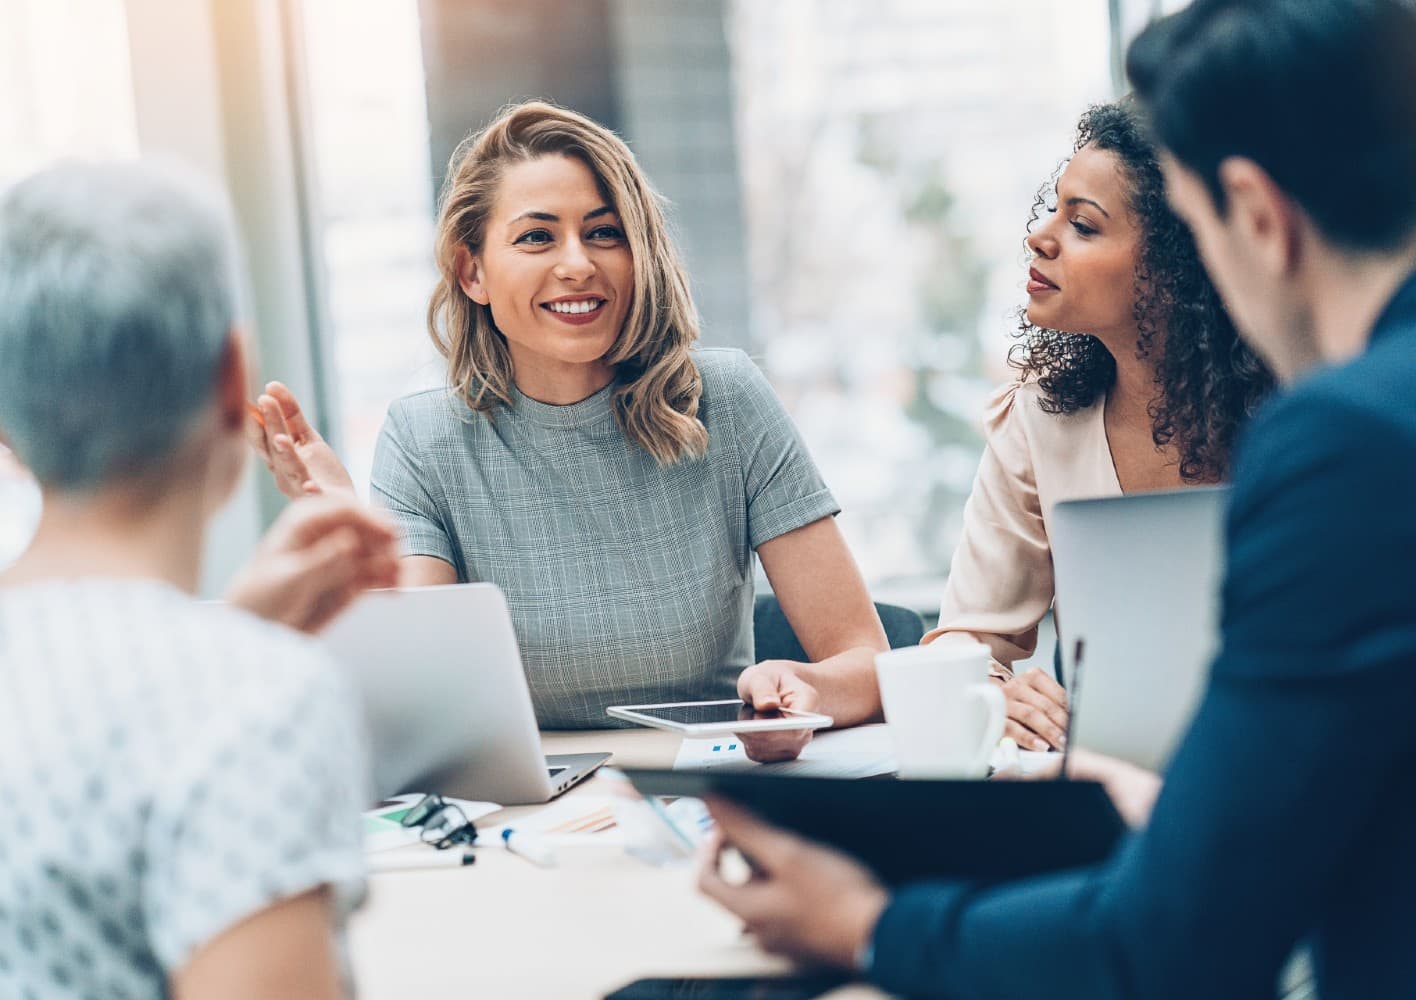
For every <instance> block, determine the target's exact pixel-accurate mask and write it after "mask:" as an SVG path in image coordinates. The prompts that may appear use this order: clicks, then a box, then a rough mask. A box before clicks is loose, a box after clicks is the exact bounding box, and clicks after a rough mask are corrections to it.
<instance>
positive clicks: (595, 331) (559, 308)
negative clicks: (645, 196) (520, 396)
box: [459, 155, 634, 382]
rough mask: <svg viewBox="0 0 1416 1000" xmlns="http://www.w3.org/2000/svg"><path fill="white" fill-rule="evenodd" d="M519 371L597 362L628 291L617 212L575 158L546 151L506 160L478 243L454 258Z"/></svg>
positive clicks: (620, 321) (465, 286) (610, 342)
mask: <svg viewBox="0 0 1416 1000" xmlns="http://www.w3.org/2000/svg"><path fill="white" fill-rule="evenodd" d="M459 278H460V283H461V286H462V290H463V291H464V292H465V293H466V294H467V296H468V297H469V298H471V299H472V300H473V301H475V302H478V303H481V304H482V305H485V306H488V307H490V309H491V313H492V319H493V321H494V322H495V323H496V326H497V329H498V330H500V331H501V333H502V335H503V336H504V337H506V341H507V347H508V349H509V350H510V352H511V359H512V364H513V365H514V366H515V369H516V372H517V381H518V382H520V381H521V377H522V375H524V374H529V373H531V372H533V371H536V372H555V371H564V370H566V369H567V368H570V367H578V366H585V365H589V366H596V365H598V366H601V367H604V368H605V369H606V370H607V371H608V367H609V366H608V365H607V364H606V363H605V362H604V361H603V358H604V356H605V354H606V353H608V352H609V350H610V348H611V347H613V346H614V343H615V341H616V340H617V339H618V338H619V335H620V330H621V329H622V328H623V326H624V321H625V317H626V316H627V315H628V313H629V308H630V304H631V302H632V300H633V297H634V259H633V256H632V255H631V253H630V249H629V243H628V241H627V240H626V239H625V234H624V230H623V229H622V227H621V225H620V219H619V215H618V214H617V213H616V211H615V208H614V206H613V205H612V204H610V202H609V200H608V199H607V198H606V197H605V195H604V193H603V192H602V191H601V190H600V187H599V185H598V184H597V183H596V181H595V176H594V174H592V173H591V172H590V169H589V167H587V166H586V165H585V164H584V163H583V162H581V161H580V160H578V159H575V158H574V157H570V156H561V155H551V156H543V157H539V158H538V159H534V160H527V161H524V162H521V163H517V164H514V165H512V166H510V167H508V168H507V169H506V172H505V173H504V174H503V175H502V179H501V183H500V185H499V186H498V189H497V197H496V203H495V205H494V206H493V208H492V212H491V215H490V217H489V218H488V220H487V228H486V233H485V236H484V237H483V240H482V249H481V252H480V253H478V254H475V255H470V254H469V255H468V256H467V257H466V258H465V259H464V260H463V261H462V262H461V265H460V267H459Z"/></svg>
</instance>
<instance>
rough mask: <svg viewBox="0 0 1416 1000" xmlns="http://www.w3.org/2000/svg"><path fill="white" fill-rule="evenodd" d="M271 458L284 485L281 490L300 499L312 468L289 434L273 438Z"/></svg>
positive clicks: (277, 475)
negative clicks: (306, 462) (296, 448)
mask: <svg viewBox="0 0 1416 1000" xmlns="http://www.w3.org/2000/svg"><path fill="white" fill-rule="evenodd" d="M271 459H272V465H273V466H274V472H275V475H276V478H277V479H278V480H279V481H280V483H281V486H282V489H281V492H283V493H285V494H286V496H293V497H294V498H295V499H298V498H299V497H300V496H301V495H302V494H303V484H304V483H306V482H308V481H309V479H310V469H309V467H308V466H307V465H306V464H305V460H304V459H303V458H301V457H300V454H299V452H297V451H296V450H295V443H294V442H293V441H292V440H291V439H290V436H289V435H288V434H277V435H275V436H274V437H273V438H271Z"/></svg>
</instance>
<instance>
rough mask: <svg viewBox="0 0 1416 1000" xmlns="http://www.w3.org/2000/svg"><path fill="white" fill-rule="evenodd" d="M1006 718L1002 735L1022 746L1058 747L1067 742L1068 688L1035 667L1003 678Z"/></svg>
mask: <svg viewBox="0 0 1416 1000" xmlns="http://www.w3.org/2000/svg"><path fill="white" fill-rule="evenodd" d="M995 679H996V680H998V681H999V683H1000V684H1001V685H1002V686H1003V697H1004V698H1005V699H1006V700H1007V703H1008V721H1007V723H1006V724H1005V725H1004V727H1003V735H1004V736H1011V737H1013V741H1014V742H1015V743H1017V744H1018V746H1019V747H1021V748H1022V749H1024V750H1061V749H1063V748H1065V747H1066V746H1067V692H1066V691H1064V690H1062V685H1060V684H1058V683H1057V682H1056V681H1055V680H1053V679H1052V678H1051V677H1049V676H1048V675H1047V674H1046V673H1045V672H1044V671H1042V670H1041V669H1039V668H1037V667H1033V668H1032V669H1031V670H1028V671H1026V672H1025V673H1022V674H1017V675H1015V676H1013V677H1010V678H1008V679H1007V680H1003V679H1001V678H995Z"/></svg>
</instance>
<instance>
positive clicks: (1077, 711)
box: [1048, 487, 1229, 771]
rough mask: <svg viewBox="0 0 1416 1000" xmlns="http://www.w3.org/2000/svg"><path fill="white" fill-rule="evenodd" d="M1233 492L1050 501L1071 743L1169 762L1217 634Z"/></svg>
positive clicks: (1161, 764)
mask: <svg viewBox="0 0 1416 1000" xmlns="http://www.w3.org/2000/svg"><path fill="white" fill-rule="evenodd" d="M1228 493H1229V491H1228V490H1227V489H1226V488H1222V487H1219V488H1214V487H1211V488H1193V489H1183V490H1174V491H1166V492H1160V493H1141V494H1133V495H1130V496H1123V497H1107V498H1103V499H1097V500H1072V501H1066V502H1063V503H1059V504H1057V505H1056V506H1055V507H1054V508H1053V510H1052V514H1051V516H1050V517H1049V519H1048V538H1049V541H1050V544H1051V546H1052V560H1053V567H1054V571H1055V574H1056V582H1055V587H1056V594H1057V605H1056V620H1057V634H1058V641H1059V642H1060V643H1061V647H1062V664H1063V677H1064V678H1065V680H1066V686H1067V688H1068V690H1069V692H1072V726H1071V745H1072V746H1076V747H1083V748H1085V749H1088V750H1095V751H1098V752H1100V753H1105V754H1109V755H1111V756H1113V757H1120V758H1122V759H1123V760H1129V761H1131V762H1132V763H1135V764H1139V765H1141V766H1142V767H1148V768H1151V769H1152V770H1156V771H1162V770H1164V768H1165V766H1166V765H1167V764H1168V763H1169V761H1170V757H1171V755H1172V754H1173V753H1174V751H1175V748H1176V745H1177V744H1178V742H1179V739H1180V737H1181V736H1182V735H1183V733H1184V731H1185V728H1186V727H1187V726H1188V725H1189V722H1190V719H1191V717H1192V716H1193V714H1194V711H1195V707H1196V705H1197V703H1198V700H1199V697H1200V694H1201V693H1202V691H1203V690H1204V684H1205V679H1206V677H1207V676H1208V673H1209V664H1210V660H1211V658H1212V657H1213V655H1214V651H1215V647H1216V643H1217V639H1218V631H1219V628H1218V608H1219V585H1220V576H1221V571H1222V565H1223V558H1222V550H1223V517H1224V508H1225V505H1226V502H1227V498H1228ZM1079 649H1080V650H1081V653H1082V661H1081V671H1080V675H1078V673H1077V671H1076V657H1077V653H1078V650H1079Z"/></svg>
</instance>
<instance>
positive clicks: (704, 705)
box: [634, 701, 791, 726]
mask: <svg viewBox="0 0 1416 1000" xmlns="http://www.w3.org/2000/svg"><path fill="white" fill-rule="evenodd" d="M634 711H635V712H636V713H637V714H639V715H645V716H648V717H649V718H651V719H661V720H663V721H664V722H673V723H677V724H679V725H683V726H699V725H718V724H721V723H724V722H745V721H747V720H757V721H760V720H763V719H787V718H791V715H789V714H784V713H783V712H781V711H779V710H777V709H769V710H767V711H765V712H756V711H753V710H752V709H751V708H749V707H748V706H746V705H744V704H743V703H742V702H740V701H720V702H714V701H708V702H701V703H699V704H697V705H648V706H638V705H636V706H635V708H634Z"/></svg>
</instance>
